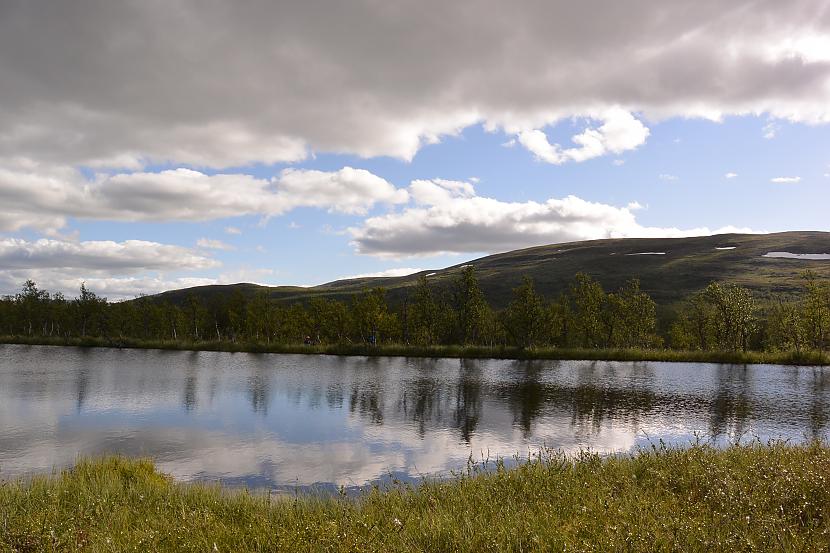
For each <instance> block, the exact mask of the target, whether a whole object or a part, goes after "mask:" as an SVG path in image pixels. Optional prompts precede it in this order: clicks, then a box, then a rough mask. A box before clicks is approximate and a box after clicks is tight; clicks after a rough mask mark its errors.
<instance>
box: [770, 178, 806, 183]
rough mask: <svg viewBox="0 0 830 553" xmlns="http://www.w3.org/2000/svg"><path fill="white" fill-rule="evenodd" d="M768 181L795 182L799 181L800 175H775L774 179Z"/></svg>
mask: <svg viewBox="0 0 830 553" xmlns="http://www.w3.org/2000/svg"><path fill="white" fill-rule="evenodd" d="M770 182H774V183H777V184H795V183H797V182H801V177H775V178H774V179H770Z"/></svg>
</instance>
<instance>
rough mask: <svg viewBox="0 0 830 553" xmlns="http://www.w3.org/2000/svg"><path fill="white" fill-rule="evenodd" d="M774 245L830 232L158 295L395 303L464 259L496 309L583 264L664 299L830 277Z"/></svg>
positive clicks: (588, 249) (820, 248)
mask: <svg viewBox="0 0 830 553" xmlns="http://www.w3.org/2000/svg"><path fill="white" fill-rule="evenodd" d="M718 248H721V249H718ZM723 248H732V249H723ZM769 252H789V253H792V254H830V232H782V233H775V234H721V235H715V236H701V237H693V238H622V239H606V240H590V241H585V242H570V243H565V244H552V245H548V246H538V247H533V248H526V249H522V250H516V251H512V252H507V253H500V254H495V255H490V256H487V257H482V258H480V259H476V260H473V261H470V262H468V263H465V264H462V265H456V266H453V267H448V268H446V269H434V270H428V271H424V272H422V273H417V274H414V275H409V276H406V277H390V278H360V279H349V280H339V281H335V282H331V283H328V284H323V285H320V286H315V287H312V288H300V287H294V286H280V287H261V286H257V285H254V284H234V285H223V286H200V287H196V288H188V289H183V290H173V291H169V292H165V293H163V294H160V295H158V296H157V298H159V299H161V300H168V301H171V302H173V303H179V302H181V301H183V300H184V298H186V297H187V296H188V295H189V294H191V293H192V294H195V295H197V296H200V297H202V298H203V299H205V300H207V301H209V300H210V299H211V298H215V297H216V296H219V295H224V294H230V293H234V292H235V291H237V290H239V291H241V292H242V293H244V294H246V295H253V294H254V293H255V292H256V291H258V290H262V289H265V290H268V292H269V294H270V296H271V298H273V299H274V300H277V301H280V302H285V303H292V302H304V301H307V300H308V299H309V298H311V297H314V296H325V297H327V298H334V299H345V298H348V297H349V296H351V295H352V294H355V293H357V292H360V291H361V290H363V289H365V288H368V287H375V286H383V287H384V288H386V289H387V290H388V291H389V299H390V301H391V302H393V303H395V302H396V301H399V300H400V299H401V298H402V297H404V296H405V295H406V294H407V291H408V289H409V288H410V287H411V286H413V285H414V284H415V283H416V282H417V279H418V276H419V275H421V274H426V275H429V279H430V281H431V282H432V283H433V284H434V285H435V286H437V287H439V288H441V287H449V286H450V284H451V282H452V281H453V279H454V278H455V277H456V276H457V275H458V274H459V272H460V271H461V268H462V267H463V266H464V265H473V266H474V267H475V268H476V273H477V275H478V277H479V280H480V284H481V287H482V289H483V291H484V293H485V296H486V298H487V300H488V301H489V302H490V304H491V305H492V306H493V307H496V308H500V307H504V306H505V305H506V304H507V302H508V301H509V300H510V291H511V289H512V288H514V287H516V286H517V285H518V284H519V283H520V281H521V279H522V277H523V276H524V275H529V276H531V277H532V278H533V279H534V280H535V281H536V285H537V289H538V290H539V291H540V292H541V293H542V294H543V295H545V296H547V297H553V296H556V295H558V294H559V293H560V292H562V291H563V290H564V289H565V288H566V287H567V286H568V284H569V282H570V281H571V279H572V278H573V276H574V274H576V273H577V272H579V271H582V272H585V273H588V274H590V275H591V276H593V277H594V278H596V279H597V280H598V281H599V282H600V283H602V285H603V286H604V287H605V288H606V289H615V288H618V287H619V286H620V285H622V284H623V283H624V282H625V281H626V280H628V279H630V278H633V277H638V278H639V279H640V281H641V284H642V288H643V289H644V290H645V291H647V292H648V293H649V294H650V295H651V296H652V298H654V300H655V301H656V302H657V303H658V304H661V305H669V304H671V303H674V302H675V301H677V300H680V299H682V298H684V297H686V296H688V295H689V294H690V293H692V292H695V291H697V290H700V289H701V288H703V287H705V286H706V285H707V284H708V283H709V282H712V281H716V280H717V281H729V282H735V283H738V284H741V285H743V286H746V287H748V288H750V289H752V290H753V292H755V293H756V295H757V296H758V297H759V298H763V297H765V296H768V295H769V294H771V293H780V292H783V293H785V294H787V293H791V292H795V291H796V290H798V289H799V288H800V287H801V282H800V278H799V277H800V275H801V273H802V272H803V271H804V270H805V269H811V270H813V271H814V272H816V273H817V274H818V275H820V276H821V277H822V278H827V279H830V259H818V260H809V259H787V258H770V257H764V256H765V254H767V253H769ZM658 254H659V255H658ZM300 262H301V261H300V260H297V263H300Z"/></svg>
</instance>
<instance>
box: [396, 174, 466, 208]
mask: <svg viewBox="0 0 830 553" xmlns="http://www.w3.org/2000/svg"><path fill="white" fill-rule="evenodd" d="M409 190H410V194H411V196H412V199H413V200H415V203H418V204H422V205H436V204H441V203H444V202H447V201H449V200H451V199H452V198H459V197H471V196H473V195H474V194H475V188H474V187H473V185H472V184H471V183H469V182H463V181H453V180H444V179H432V180H414V181H412V183H411V184H410V185H409Z"/></svg>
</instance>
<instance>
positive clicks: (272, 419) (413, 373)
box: [0, 345, 830, 489]
mask: <svg viewBox="0 0 830 553" xmlns="http://www.w3.org/2000/svg"><path fill="white" fill-rule="evenodd" d="M828 423H830V369H827V368H824V369H822V368H810V367H803V368H794V367H782V366H771V365H750V366H743V365H717V364H695V363H653V362H640V363H629V362H587V361H503V360H458V359H411V358H400V357H395V358H363V357H331V356H304V355H273V354H245V353H216V352H172V351H151V350H117V349H79V348H58V347H40V346H9V345H0V479H2V478H11V477H15V476H20V475H27V474H31V473H35V472H48V471H50V470H51V469H52V468H53V467H60V466H65V465H69V464H72V463H73V462H74V461H75V459H76V458H77V457H78V456H79V455H83V456H89V455H102V454H107V453H123V454H127V455H132V456H149V457H152V458H153V459H155V460H156V462H157V464H158V466H159V468H160V469H161V470H163V471H165V472H167V473H170V474H172V475H174V476H175V477H177V478H179V479H181V480H221V481H222V482H224V483H226V484H229V485H247V486H251V487H257V488H271V489H296V488H301V489H302V488H305V487H307V486H323V487H330V486H332V485H336V486H341V485H343V486H347V487H349V486H361V485H364V484H366V483H371V482H376V481H379V480H380V481H382V480H383V479H385V478H388V477H389V476H390V475H394V476H395V477H397V478H403V479H407V478H416V479H417V478H419V477H420V476H422V475H436V474H439V475H440V474H447V473H448V472H449V471H452V470H457V469H461V468H463V467H464V466H465V464H466V461H467V459H468V458H469V456H470V455H471V454H472V455H473V458H474V459H481V458H482V456H487V455H488V453H489V456H490V458H494V457H497V456H503V457H510V456H512V455H514V454H516V453H520V454H523V455H527V453H528V452H529V451H538V449H539V448H540V447H542V446H548V447H554V448H561V449H564V450H568V451H574V450H578V449H580V448H589V447H590V448H592V449H594V450H596V451H601V452H618V451H628V450H631V449H633V448H635V447H637V446H640V445H648V444H649V443H650V442H654V441H656V440H659V439H663V440H664V441H667V442H671V443H684V444H685V443H689V441H690V440H692V439H694V437H695V435H698V436H701V437H702V438H703V439H705V440H711V441H714V442H715V443H718V444H723V443H728V442H730V441H735V440H737V439H744V440H746V439H754V438H756V437H757V438H760V439H762V440H767V439H770V438H775V439H778V438H783V439H791V440H794V441H803V440H806V439H813V438H823V439H828V438H830V424H828Z"/></svg>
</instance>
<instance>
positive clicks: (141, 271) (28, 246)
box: [0, 238, 220, 299]
mask: <svg viewBox="0 0 830 553" xmlns="http://www.w3.org/2000/svg"><path fill="white" fill-rule="evenodd" d="M219 266H220V263H219V262H218V261H216V260H215V259H211V258H209V257H206V256H204V255H201V254H199V253H198V252H194V251H193V250H190V249H187V248H183V247H181V246H174V245H169V244H159V243H156V242H146V241H142V240H127V241H124V242H111V241H85V242H71V241H62V240H51V239H41V240H36V241H27V240H22V239H16V238H4V239H0V293H6V294H8V293H13V292H15V291H16V290H18V289H19V288H20V285H21V283H22V282H23V281H25V280H26V279H29V278H31V279H33V280H35V281H36V282H37V283H38V284H39V285H40V286H41V287H42V288H45V289H48V290H50V291H58V292H63V293H64V294H66V295H71V294H75V293H76V292H77V290H78V287H79V286H80V284H81V282H86V283H87V285H88V286H89V288H90V289H91V290H93V291H94V292H96V293H98V294H101V295H104V296H109V297H110V298H111V299H120V298H125V297H132V296H134V295H137V294H139V293H155V292H160V291H163V290H166V289H170V288H181V287H184V286H197V285H202V284H209V283H212V282H215V279H205V278H192V277H174V278H166V277H164V276H163V274H166V273H171V272H179V271H196V270H205V269H212V268H216V267H219ZM150 273H157V274H150Z"/></svg>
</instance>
